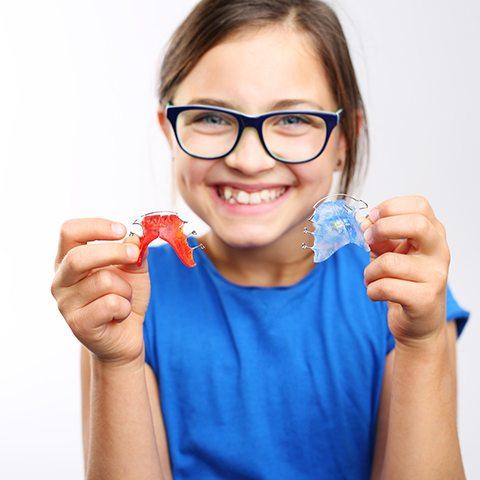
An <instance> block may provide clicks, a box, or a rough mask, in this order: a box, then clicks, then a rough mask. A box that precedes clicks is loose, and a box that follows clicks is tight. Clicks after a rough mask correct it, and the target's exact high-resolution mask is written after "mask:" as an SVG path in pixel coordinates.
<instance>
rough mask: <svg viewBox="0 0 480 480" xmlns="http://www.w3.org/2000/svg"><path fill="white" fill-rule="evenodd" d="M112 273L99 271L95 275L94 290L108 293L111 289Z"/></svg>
mask: <svg viewBox="0 0 480 480" xmlns="http://www.w3.org/2000/svg"><path fill="white" fill-rule="evenodd" d="M113 275H114V274H113V273H112V272H109V271H108V270H100V271H99V272H97V274H96V275H95V289H96V290H97V291H101V292H108V291H110V290H111V289H112V287H113V282H114V278H113Z"/></svg>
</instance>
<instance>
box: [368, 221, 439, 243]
mask: <svg viewBox="0 0 480 480" xmlns="http://www.w3.org/2000/svg"><path fill="white" fill-rule="evenodd" d="M364 236H365V240H366V241H367V243H368V244H375V243H378V242H383V241H386V240H398V239H408V240H409V241H410V243H411V244H412V245H413V247H414V248H416V249H417V250H422V251H425V252H430V251H433V250H435V249H436V247H437V246H438V243H439V238H440V237H439V233H438V231H437V230H436V229H435V227H434V226H433V225H432V223H431V222H430V220H429V219H428V218H427V217H425V216H424V215H421V214H417V213H415V214H406V215H395V216H390V217H384V218H380V219H378V220H377V221H376V222H375V223H374V225H372V226H371V227H370V228H368V229H367V230H365V232H364Z"/></svg>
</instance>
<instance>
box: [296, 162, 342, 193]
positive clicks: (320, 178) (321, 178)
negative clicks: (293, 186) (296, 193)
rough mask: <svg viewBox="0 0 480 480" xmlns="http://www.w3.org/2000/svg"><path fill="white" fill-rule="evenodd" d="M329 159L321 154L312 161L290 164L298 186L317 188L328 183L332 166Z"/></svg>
mask: <svg viewBox="0 0 480 480" xmlns="http://www.w3.org/2000/svg"><path fill="white" fill-rule="evenodd" d="M330 163H331V162H330V161H329V160H327V159H326V158H325V157H324V156H323V155H322V156H321V157H319V158H316V159H315V160H313V161H312V162H308V163H302V164H300V165H292V166H291V167H290V168H291V170H292V172H293V173H294V175H295V176H296V178H297V180H298V186H299V187H300V188H308V189H311V188H317V189H318V187H320V188H321V187H322V185H325V184H326V183H328V182H329V181H330V179H331V177H332V171H333V168H332V167H331V165H330Z"/></svg>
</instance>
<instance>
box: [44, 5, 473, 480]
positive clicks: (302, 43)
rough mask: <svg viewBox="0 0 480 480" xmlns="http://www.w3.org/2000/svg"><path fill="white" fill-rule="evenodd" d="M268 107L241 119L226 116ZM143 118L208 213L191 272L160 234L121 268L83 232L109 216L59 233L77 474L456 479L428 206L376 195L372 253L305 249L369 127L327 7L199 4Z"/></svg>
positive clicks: (448, 304)
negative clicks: (72, 360) (76, 413)
mask: <svg viewBox="0 0 480 480" xmlns="http://www.w3.org/2000/svg"><path fill="white" fill-rule="evenodd" d="M192 105H195V106H196V107H194V108H192ZM339 110H342V113H341V115H340V114H339ZM268 112H276V113H274V114H271V115H266V116H265V117H262V118H261V119H262V120H263V125H262V128H260V129H257V131H255V128H249V127H248V128H245V129H243V131H242V130H240V125H241V123H239V120H238V118H239V115H242V114H243V115H249V116H258V115H261V114H265V113H268ZM278 112H282V113H278ZM158 119H159V122H160V125H161V128H162V130H163V132H164V133H165V135H166V138H167V140H168V142H169V145H170V148H171V152H172V156H173V168H174V172H175V180H176V185H177V188H178V190H179V191H180V193H181V195H182V196H183V198H184V199H185V201H186V202H187V204H188V205H189V206H190V208H191V209H192V210H193V211H194V212H195V213H196V214H197V215H198V216H199V217H201V218H202V219H203V220H204V221H205V222H206V223H207V224H208V225H209V227H210V229H209V231H208V232H207V233H206V234H205V235H204V236H203V237H202V238H201V239H200V240H201V242H202V243H203V244H204V245H205V246H206V250H205V251H201V250H197V252H196V253H195V256H196V260H197V263H198V265H197V267H196V268H193V269H188V268H186V267H184V266H183V265H182V264H181V263H180V262H179V260H178V259H177V258H176V256H175V254H174V253H173V250H172V249H171V248H170V247H169V246H168V245H165V246H152V247H150V249H149V254H148V257H147V258H148V260H147V261H144V262H143V263H142V266H141V267H140V268H137V267H136V266H135V261H136V258H137V257H138V252H139V251H138V238H137V237H127V238H125V239H124V241H123V243H118V242H109V243H96V244H89V243H88V242H90V241H92V240H119V239H121V238H123V237H124V236H125V234H126V233H127V232H126V229H125V227H124V226H123V225H119V224H116V223H114V222H111V221H109V220H105V219H98V218H94V219H74V220H69V221H67V222H65V223H64V225H63V226H62V229H61V235H60V243H59V250H58V256H57V259H56V266H57V268H56V275H55V278H54V281H53V283H52V293H53V295H54V296H55V298H56V300H57V302H58V307H59V309H60V311H61V312H62V314H63V316H64V317H65V319H66V321H67V322H68V325H69V326H70V327H71V329H72V331H73V333H74V334H75V335H76V337H77V338H78V339H79V340H80V342H81V343H82V344H83V346H84V347H83V348H82V391H83V422H84V445H85V465H86V476H87V478H88V479H122V480H128V479H134V478H135V479H142V480H143V479H159V478H164V479H170V478H175V479H201V480H203V479H205V480H207V479H236V480H239V479H276V480H279V479H285V480H287V479H288V480H299V479H309V480H313V479H315V480H318V479H368V478H373V479H380V478H382V479H384V478H386V479H389V480H390V479H397V478H398V479H413V478H418V479H420V478H421V479H423V480H426V479H443V478H444V479H460V478H464V477H465V475H464V470H463V466H462V460H461V454H460V448H459V441H458V436H457V432H456V392H455V390H456V376H455V375H456V374H455V369H456V366H455V340H456V337H457V335H458V334H460V332H461V331H462V329H463V327H464V325H465V323H466V321H467V319H468V316H469V312H468V311H466V310H464V309H462V308H461V307H460V306H459V305H458V304H457V303H456V301H455V299H454V297H453V296H452V294H451V292H450V290H449V288H448V286H447V275H448V267H449V262H450V254H449V249H448V246H447V242H446V236H445V229H444V227H443V225H442V223H441V222H440V221H439V220H438V219H437V218H436V216H435V214H434V212H433V210H432V208H431V206H430V204H429V202H428V201H427V199H425V198H424V197H421V196H405V197H396V198H390V199H387V200H385V201H384V202H382V203H380V204H379V205H377V206H376V208H374V209H373V210H372V211H371V212H370V215H369V217H368V218H367V219H365V220H364V222H363V223H362V229H363V230H365V233H364V234H365V239H366V240H367V241H368V243H369V244H370V247H371V249H372V253H371V255H370V256H369V255H368V254H367V253H366V252H365V251H362V250H361V249H360V248H358V247H357V246H355V245H347V246H345V247H344V248H342V249H340V250H338V251H337V252H336V253H334V254H333V255H332V256H331V257H329V258H328V259H327V260H326V261H324V262H322V263H319V264H314V263H313V261H312V255H311V253H312V252H310V251H308V250H302V249H301V248H300V244H301V243H302V242H303V241H304V240H305V235H304V233H303V228H304V226H307V225H308V221H307V219H308V217H309V216H310V214H311V213H312V205H313V204H314V203H315V202H316V201H317V200H319V199H320V198H322V197H324V196H325V195H327V194H328V193H329V191H330V189H331V186H332V179H333V176H334V172H339V173H341V179H340V192H344V193H348V192H349V191H350V190H351V187H352V185H353V182H354V179H355V176H357V175H358V173H359V172H360V170H361V167H362V155H361V152H362V149H361V148H360V147H361V142H362V138H366V136H367V121H366V115H365V111H364V107H363V103H362V98H361V95H360V92H359V89H358V85H357V81H356V78H355V73H354V69H353V66H352V62H351V59H350V55H349V52H348V47H347V42H346V40H345V37H344V34H343V31H342V28H341V25H340V24H339V21H338V19H337V17H336V15H335V13H334V12H333V11H332V10H331V8H330V7H328V6H327V5H326V4H325V3H323V2H321V1H318V0H261V1H255V2H251V1H247V0H203V1H201V2H200V3H199V4H198V5H197V6H196V7H195V8H194V10H193V11H192V12H191V13H190V15H189V16H188V17H187V18H186V19H185V21H184V22H183V23H182V24H181V25H180V26H179V28H178V29H177V31H176V32H175V34H174V35H173V37H172V39H171V42H170V44H169V48H168V51H167V52H166V55H165V58H164V61H163V65H162V69H161V75H160V85H159V110H158ZM249 119H250V117H243V120H244V121H248V120H249ZM328 119H329V120H330V121H335V125H336V126H335V127H334V128H333V130H332V131H331V132H330V135H328V134H327V129H326V128H325V125H326V124H325V122H326V121H327V120H328ZM253 125H254V124H253V123H249V126H253ZM453 319H456V322H453V321H451V320H453Z"/></svg>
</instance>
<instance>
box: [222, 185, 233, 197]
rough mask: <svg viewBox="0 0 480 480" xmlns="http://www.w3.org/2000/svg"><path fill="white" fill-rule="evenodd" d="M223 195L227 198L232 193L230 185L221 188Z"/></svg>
mask: <svg viewBox="0 0 480 480" xmlns="http://www.w3.org/2000/svg"><path fill="white" fill-rule="evenodd" d="M223 195H224V197H225V200H228V199H229V198H231V197H232V195H233V193H232V189H231V188H230V187H225V189H224V190H223Z"/></svg>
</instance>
